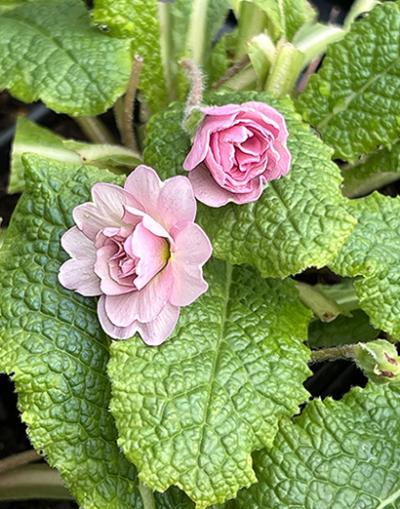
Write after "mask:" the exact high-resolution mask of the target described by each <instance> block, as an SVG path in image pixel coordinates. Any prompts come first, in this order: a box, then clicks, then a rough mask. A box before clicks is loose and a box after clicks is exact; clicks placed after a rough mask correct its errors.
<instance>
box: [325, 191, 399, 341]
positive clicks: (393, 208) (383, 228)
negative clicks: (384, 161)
mask: <svg viewBox="0 0 400 509" xmlns="http://www.w3.org/2000/svg"><path fill="white" fill-rule="evenodd" d="M349 206H351V211H352V213H353V214H354V215H355V216H356V217H357V218H358V223H357V226H356V227H355V229H354V232H353V233H352V235H351V236H350V238H349V239H348V241H347V242H346V244H345V245H344V247H343V250H342V251H341V252H340V253H339V256H338V258H337V259H336V260H335V262H334V263H333V264H332V268H333V270H334V271H335V272H337V273H338V274H341V275H343V276H362V277H361V278H359V279H358V280H357V281H356V282H355V289H356V292H357V295H358V297H359V300H360V306H361V307H362V309H364V311H365V312H366V313H367V314H368V315H369V316H370V318H371V322H372V324H373V325H375V326H376V327H377V328H381V329H383V330H384V331H386V332H389V333H391V334H393V335H394V336H395V337H398V336H399V335H400V198H390V197H388V196H383V195H380V194H378V193H374V194H372V195H370V196H368V197H366V198H361V199H359V200H353V201H351V202H350V205H349Z"/></svg>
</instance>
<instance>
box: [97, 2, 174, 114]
mask: <svg viewBox="0 0 400 509" xmlns="http://www.w3.org/2000/svg"><path fill="white" fill-rule="evenodd" d="M158 3H159V2H158V0H113V1H112V2H110V1H109V0H95V2H94V9H93V11H92V18H93V21H94V22H95V23H96V24H99V25H101V26H102V27H107V29H108V30H110V33H111V35H113V36H116V37H126V38H128V40H129V41H130V42H131V44H132V51H133V54H137V55H140V56H141V57H142V58H143V61H144V63H143V69H142V72H141V76H140V88H141V89H142V90H143V93H144V97H145V99H146V101H147V103H148V105H149V107H150V109H151V110H152V111H157V110H158V109H161V108H163V107H164V106H165V105H166V102H167V89H166V84H165V76H164V70H163V65H162V57H161V47H160V24H159V21H158Z"/></svg>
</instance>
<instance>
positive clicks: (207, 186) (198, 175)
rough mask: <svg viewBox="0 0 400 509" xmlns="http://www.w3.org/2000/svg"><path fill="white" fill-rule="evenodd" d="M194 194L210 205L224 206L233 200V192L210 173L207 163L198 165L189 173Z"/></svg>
mask: <svg viewBox="0 0 400 509" xmlns="http://www.w3.org/2000/svg"><path fill="white" fill-rule="evenodd" d="M189 179H190V182H191V183H192V186H193V190H194V195H195V196H196V198H197V199H198V200H199V201H201V202H202V203H205V204H206V205H208V206H210V207H222V206H223V205H226V204H227V203H229V202H230V201H232V195H233V193H231V192H229V191H227V190H226V189H223V188H222V187H221V186H220V185H219V184H217V182H216V181H215V180H214V179H213V177H212V176H211V175H210V172H209V170H208V168H207V167H206V166H205V165H200V166H198V167H197V168H196V169H195V170H193V171H192V172H190V174H189Z"/></svg>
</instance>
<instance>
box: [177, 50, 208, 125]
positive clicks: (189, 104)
mask: <svg viewBox="0 0 400 509" xmlns="http://www.w3.org/2000/svg"><path fill="white" fill-rule="evenodd" d="M181 65H182V67H183V68H184V69H185V71H186V75H187V77H188V80H189V82H190V92H189V95H188V98H187V100H186V108H185V116H188V115H190V113H191V112H192V110H193V109H194V108H198V107H199V106H200V105H201V101H202V100H203V74H202V72H201V70H200V67H199V66H198V65H197V64H196V63H195V62H194V61H193V60H189V59H188V58H185V59H184V60H182V61H181Z"/></svg>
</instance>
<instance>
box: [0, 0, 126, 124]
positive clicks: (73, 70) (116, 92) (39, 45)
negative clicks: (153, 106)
mask: <svg viewBox="0 0 400 509" xmlns="http://www.w3.org/2000/svg"><path fill="white" fill-rule="evenodd" d="M0 34H1V35H0V89H2V88H7V89H9V90H10V92H11V93H12V94H13V95H14V96H15V97H16V98H17V99H20V100H22V101H25V102H33V101H36V100H38V99H41V100H42V101H43V102H44V103H45V104H46V105H47V106H49V108H52V109H53V110H55V111H58V112H63V113H68V114H70V115H82V116H84V115H97V114H99V113H102V112H103V111H105V110H106V109H108V108H109V107H110V106H112V105H113V104H114V102H115V101H116V99H117V98H118V97H119V96H120V95H121V94H123V92H124V91H125V89H126V86H127V83H128V78H129V73H130V48H129V43H128V42H127V41H124V40H120V39H113V38H111V37H109V36H108V35H105V34H102V33H100V32H99V31H98V30H96V29H95V28H91V27H90V25H89V18H88V15H87V12H86V9H85V6H84V3H83V2H82V1H81V0H52V1H51V2H48V1H47V0H40V1H36V2H32V3H29V2H28V3H26V4H25V5H21V6H19V7H16V8H15V9H12V10H8V11H6V12H3V13H1V16H0Z"/></svg>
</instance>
